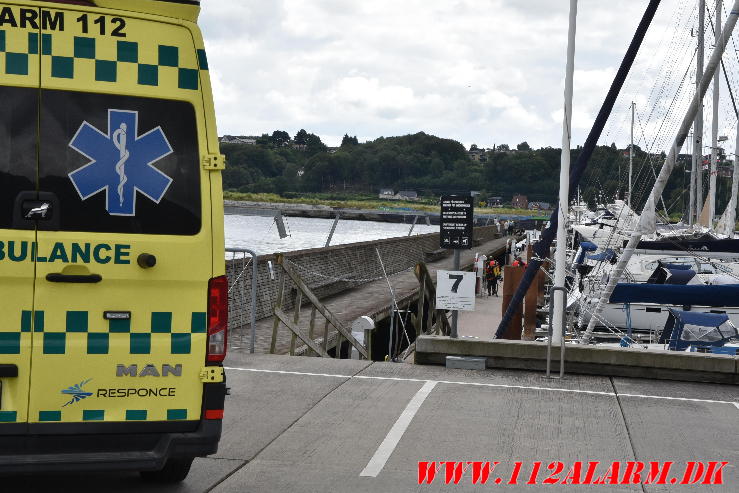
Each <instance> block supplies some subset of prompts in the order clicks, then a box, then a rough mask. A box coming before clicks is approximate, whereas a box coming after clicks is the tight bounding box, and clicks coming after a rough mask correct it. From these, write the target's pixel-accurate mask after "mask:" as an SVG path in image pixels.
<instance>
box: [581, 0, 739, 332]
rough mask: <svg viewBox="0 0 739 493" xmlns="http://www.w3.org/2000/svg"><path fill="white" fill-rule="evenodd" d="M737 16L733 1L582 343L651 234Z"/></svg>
mask: <svg viewBox="0 0 739 493" xmlns="http://www.w3.org/2000/svg"><path fill="white" fill-rule="evenodd" d="M738 16H739V0H735V1H734V6H733V7H732V9H731V10H730V13H729V17H728V18H727V19H726V25H725V26H724V29H723V31H722V34H721V38H720V40H719V41H718V42H717V43H716V48H715V49H714V50H713V53H712V54H711V59H710V60H709V61H708V66H707V67H706V72H705V73H704V74H703V77H701V84H700V89H699V91H698V92H696V93H695V95H694V96H693V100H692V101H691V103H690V107H689V108H688V111H687V113H686V114H685V117H684V118H683V121H682V123H681V124H680V128H679V129H678V131H677V135H676V136H675V141H674V142H673V144H672V146H671V147H670V153H669V154H668V155H667V158H666V159H665V162H664V164H663V165H662V169H661V170H660V172H659V176H658V177H657V180H656V181H655V182H654V186H653V187H652V192H651V193H650V195H649V199H648V200H647V203H646V204H645V205H644V209H643V210H642V214H641V216H640V217H639V224H638V225H637V227H636V230H635V231H634V232H633V233H632V234H631V238H629V242H628V243H627V244H626V246H625V247H624V251H623V253H622V254H621V257H620V258H619V259H618V263H617V264H616V265H615V266H614V268H613V270H612V271H611V273H610V278H609V279H608V285H607V286H606V288H605V289H604V290H603V291H602V293H601V296H600V299H599V300H598V304H597V305H596V307H595V309H594V310H593V312H592V314H591V318H590V322H588V328H587V330H586V331H585V333H583V335H582V337H581V340H582V342H584V343H587V342H588V341H589V340H590V338H591V336H592V334H593V330H594V329H595V323H596V321H597V318H598V316H599V315H600V313H601V312H602V311H603V306H604V305H605V304H607V303H608V301H609V299H610V298H611V293H613V289H614V288H615V287H616V284H617V283H618V281H619V280H620V279H621V275H622V274H623V272H624V270H625V269H626V264H628V262H629V260H630V259H631V256H632V255H633V254H634V250H635V249H636V246H637V245H638V244H639V241H640V240H641V237H642V235H643V234H646V233H652V232H653V231H654V230H655V229H656V224H655V221H656V219H655V216H656V212H655V204H656V203H657V201H658V200H659V198H660V197H661V196H662V191H663V190H664V189H665V185H667V180H668V179H669V178H670V174H671V173H672V170H673V168H674V167H675V162H676V160H677V155H678V154H679V152H680V149H681V148H682V146H683V144H684V143H685V139H686V138H687V136H688V129H689V128H690V125H691V123H692V122H693V120H694V119H695V115H696V114H697V112H698V108H699V107H700V106H701V104H702V101H703V96H705V94H706V91H707V90H708V86H709V84H710V83H711V78H713V74H714V73H715V72H716V68H717V67H718V65H719V63H720V62H721V56H722V55H723V53H724V50H725V49H726V44H727V43H728V42H729V38H730V37H731V33H732V32H733V31H734V26H735V25H736V21H737V17H738Z"/></svg>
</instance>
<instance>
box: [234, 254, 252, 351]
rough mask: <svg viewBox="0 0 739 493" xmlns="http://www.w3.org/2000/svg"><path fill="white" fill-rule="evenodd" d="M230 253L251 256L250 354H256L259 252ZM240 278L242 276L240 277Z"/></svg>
mask: <svg viewBox="0 0 739 493" xmlns="http://www.w3.org/2000/svg"><path fill="white" fill-rule="evenodd" d="M226 252H229V253H248V254H249V255H251V258H252V263H251V265H252V266H251V341H250V344H249V352H250V353H254V346H255V344H256V340H257V275H258V273H259V272H258V270H257V252H255V251H254V250H249V249H248V248H226ZM239 276H240V275H239Z"/></svg>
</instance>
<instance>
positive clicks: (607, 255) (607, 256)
mask: <svg viewBox="0 0 739 493" xmlns="http://www.w3.org/2000/svg"><path fill="white" fill-rule="evenodd" d="M615 256H616V252H614V251H613V250H611V249H610V248H606V249H605V250H603V251H602V252H600V253H596V254H595V255H588V258H589V259H590V260H597V261H599V262H602V261H603V260H611V259H612V258H613V257H615Z"/></svg>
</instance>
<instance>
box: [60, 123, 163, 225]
mask: <svg viewBox="0 0 739 493" xmlns="http://www.w3.org/2000/svg"><path fill="white" fill-rule="evenodd" d="M138 123H139V113H138V111H125V110H108V133H107V134H105V133H103V132H101V131H100V130H98V129H97V128H95V127H94V126H92V125H90V124H89V123H87V122H83V123H82V125H80V128H79V129H78V130H77V133H76V134H75V135H74V137H73V138H72V141H71V142H70V143H69V146H70V147H71V148H72V149H74V150H76V151H77V152H79V153H80V154H82V155H83V156H85V157H86V158H88V159H89V160H90V162H88V163H87V164H86V165H84V166H82V167H81V168H79V169H77V170H75V171H73V172H71V173H69V178H70V180H72V183H73V184H74V187H75V188H76V189H77V193H78V194H79V196H80V198H81V199H82V200H87V199H88V198H90V197H92V196H93V195H95V194H97V193H98V192H102V191H103V190H104V191H105V195H106V210H107V211H108V213H109V214H111V215H113V216H133V215H136V196H137V192H139V193H142V194H143V195H145V196H146V197H148V198H149V199H150V200H152V201H154V202H156V203H157V204H158V203H159V202H160V201H161V200H162V197H164V194H165V193H166V192H167V189H168V188H169V185H170V184H171V183H172V178H170V177H169V176H167V175H165V174H164V173H162V172H161V171H159V170H158V169H156V168H155V167H154V166H153V164H154V163H155V162H157V161H159V160H160V159H162V158H163V157H165V156H168V155H170V154H171V153H172V146H170V145H169V141H168V140H167V137H166V136H165V135H164V131H162V128H161V127H156V128H154V129H152V130H150V131H148V132H147V133H145V134H144V135H141V136H139V135H138Z"/></svg>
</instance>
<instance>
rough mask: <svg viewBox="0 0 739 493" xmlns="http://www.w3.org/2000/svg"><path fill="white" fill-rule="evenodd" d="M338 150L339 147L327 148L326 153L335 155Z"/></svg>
mask: <svg viewBox="0 0 739 493" xmlns="http://www.w3.org/2000/svg"><path fill="white" fill-rule="evenodd" d="M339 149H340V148H339V147H329V148H328V153H329V154H335V153H336V152H337V151H338V150H339Z"/></svg>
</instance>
